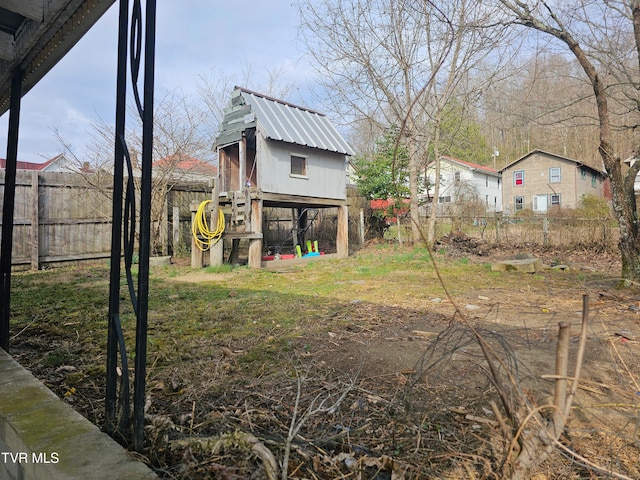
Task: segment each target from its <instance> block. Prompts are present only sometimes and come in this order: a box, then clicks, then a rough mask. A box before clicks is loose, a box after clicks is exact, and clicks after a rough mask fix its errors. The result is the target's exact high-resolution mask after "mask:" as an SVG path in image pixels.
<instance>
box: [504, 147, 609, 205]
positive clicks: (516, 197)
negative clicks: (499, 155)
mask: <svg viewBox="0 0 640 480" xmlns="http://www.w3.org/2000/svg"><path fill="white" fill-rule="evenodd" d="M499 171H500V172H501V173H502V179H503V187H502V193H503V196H502V202H503V205H504V209H505V212H506V213H507V214H514V213H517V212H518V211H521V210H526V209H529V210H533V211H534V212H535V213H545V212H547V211H548V210H549V209H551V208H577V207H578V206H580V200H581V198H582V196H583V195H593V196H596V197H600V198H608V197H609V196H610V194H609V184H608V180H607V176H606V173H605V172H604V171H602V170H597V169H595V168H593V167H590V166H589V165H585V164H584V163H582V162H580V161H578V160H573V159H571V158H567V157H563V156H561V155H556V154H555V153H548V152H544V151H542V150H533V151H531V152H529V153H527V154H526V155H524V156H523V157H520V158H518V159H517V160H516V161H514V162H511V163H510V164H509V165H507V166H506V167H504V168H502V169H500V170H499Z"/></svg>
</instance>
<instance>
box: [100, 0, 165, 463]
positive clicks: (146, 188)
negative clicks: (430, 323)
mask: <svg viewBox="0 0 640 480" xmlns="http://www.w3.org/2000/svg"><path fill="white" fill-rule="evenodd" d="M143 13H144V14H143ZM129 18H131V23H130V24H129ZM155 18H156V0H146V2H145V4H144V8H143V5H142V2H141V1H140V0H134V1H133V3H132V6H131V9H130V8H129V1H128V0H121V1H120V16H119V28H118V72H117V87H116V125H115V163H114V178H113V226H112V237H111V242H112V243H111V272H110V288H109V328H108V337H107V385H106V398H105V424H104V429H105V431H106V432H107V433H109V434H110V435H112V436H113V437H114V438H116V439H117V440H119V441H121V442H122V443H125V444H127V445H129V444H130V445H131V446H132V447H133V448H134V449H135V450H138V451H140V450H142V448H143V446H144V402H145V375H146V357H147V350H146V347H147V310H148V299H149V254H150V230H151V164H152V150H153V92H154V63H155ZM128 66H129V67H130V72H129V73H130V75H131V84H132V87H133V97H134V101H135V106H136V110H137V114H138V115H139V116H140V118H141V120H142V161H141V177H140V182H139V183H140V192H139V195H140V205H139V207H137V205H136V188H135V185H134V179H135V178H136V177H137V173H136V172H135V171H134V165H133V162H132V159H131V156H130V154H129V148H128V147H127V142H126V139H125V125H126V119H127V113H126V111H127V71H128ZM141 67H143V69H142V73H143V78H142V95H141V94H140V71H141ZM136 226H138V227H139V232H138V234H137V233H136ZM136 240H137V241H136ZM136 244H137V246H138V255H137V258H138V273H137V275H134V272H133V266H134V258H135V247H136ZM122 259H124V261H122ZM122 264H124V280H125V282H126V286H127V290H128V294H129V299H130V301H131V305H132V306H133V312H134V314H135V318H136V342H135V366H134V382H133V412H132V411H131V398H132V397H131V391H130V379H129V361H128V356H127V346H126V344H125V340H124V334H123V325H122V317H121V303H120V290H121V287H122V271H121V268H122ZM134 276H135V277H136V278H137V285H136V284H135V282H134Z"/></svg>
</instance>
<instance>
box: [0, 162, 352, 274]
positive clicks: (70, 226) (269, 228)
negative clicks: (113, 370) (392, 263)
mask: <svg viewBox="0 0 640 480" xmlns="http://www.w3.org/2000/svg"><path fill="white" fill-rule="evenodd" d="M4 178H5V171H4V170H0V208H2V202H3V198H4ZM112 191H113V177H112V176H111V175H107V174H90V175H85V174H78V173H59V172H40V171H27V170H18V172H17V175H16V196H15V208H14V231H13V259H12V262H13V265H14V267H15V268H18V269H29V268H30V269H39V268H44V267H48V266H51V265H56V264H73V263H78V262H82V261H100V260H103V261H106V260H107V259H108V258H109V257H110V255H111V222H112V215H111V210H112ZM352 195H353V192H351V193H350V196H352ZM210 198H211V188H210V187H209V186H208V185H207V183H206V182H178V183H175V184H171V185H154V188H153V206H152V215H151V217H152V231H151V243H152V255H180V254H187V253H188V252H189V250H190V248H191V206H192V205H193V204H198V203H200V202H201V201H203V200H207V199H210ZM350 203H351V204H352V207H350V215H354V217H352V218H350V221H349V225H350V243H351V244H352V245H353V244H357V243H359V242H358V234H357V232H358V225H360V223H359V220H358V218H357V217H358V209H357V208H355V207H356V206H358V205H356V204H357V202H356V203H354V199H353V198H352V199H350ZM137 205H139V201H138V202H137ZM268 210H270V211H268V212H265V223H266V225H265V227H264V232H265V245H264V246H265V248H267V247H268V246H269V245H271V244H272V243H279V242H284V243H286V241H287V237H288V235H289V233H290V230H291V228H293V223H292V221H291V217H288V218H287V217H286V214H287V213H290V211H285V212H284V214H285V215H284V216H283V211H282V209H268ZM336 216H337V214H336V212H335V209H326V210H322V211H321V212H320V214H319V217H318V221H317V222H315V224H314V225H313V226H312V229H311V232H309V233H310V235H311V236H310V237H308V238H312V239H317V240H319V241H320V243H321V244H322V245H323V248H328V249H329V250H330V249H331V248H332V247H333V248H334V247H335V246H334V245H333V244H334V243H335V228H336V219H335V217H336ZM0 221H1V219H0Z"/></svg>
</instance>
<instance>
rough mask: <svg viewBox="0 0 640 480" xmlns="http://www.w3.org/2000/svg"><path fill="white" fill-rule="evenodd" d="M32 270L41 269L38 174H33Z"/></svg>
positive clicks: (35, 172)
mask: <svg viewBox="0 0 640 480" xmlns="http://www.w3.org/2000/svg"><path fill="white" fill-rule="evenodd" d="M31 199H32V201H31V270H38V269H39V268H40V258H39V257H40V235H39V233H40V232H39V231H40V225H39V224H40V195H38V172H37V171H34V172H32V173H31Z"/></svg>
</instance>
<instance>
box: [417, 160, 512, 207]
mask: <svg viewBox="0 0 640 480" xmlns="http://www.w3.org/2000/svg"><path fill="white" fill-rule="evenodd" d="M435 168H436V165H435V162H431V163H430V164H429V165H427V171H426V176H427V179H428V186H427V188H428V191H427V193H426V194H425V196H428V197H429V198H431V197H432V196H433V191H434V186H435V182H436V178H435V177H436V175H435ZM439 182H440V191H439V193H438V202H437V203H438V204H451V205H455V204H459V203H469V202H476V203H482V204H483V205H484V206H485V208H486V210H487V212H501V211H502V175H500V173H498V171H496V170H494V169H493V168H491V167H487V166H484V165H476V164H475V163H471V162H466V161H464V160H460V159H458V158H453V157H444V156H443V157H440V179H439Z"/></svg>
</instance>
